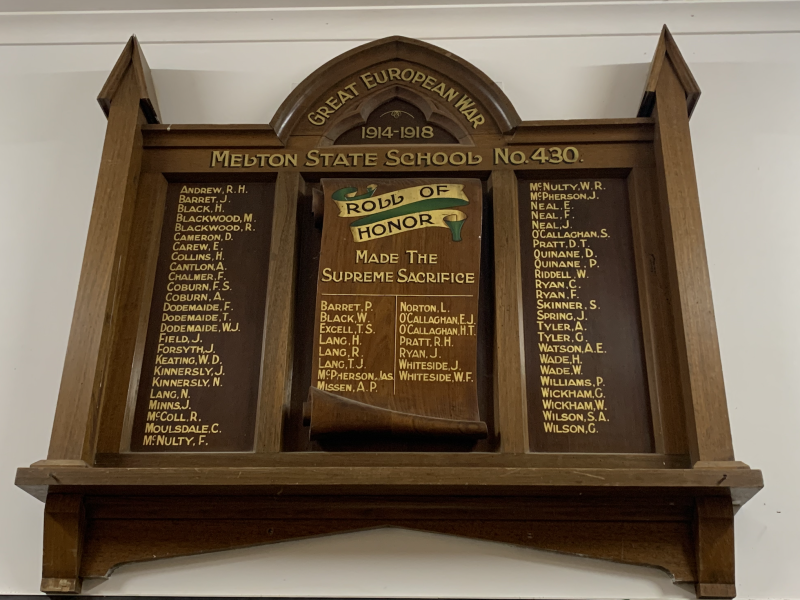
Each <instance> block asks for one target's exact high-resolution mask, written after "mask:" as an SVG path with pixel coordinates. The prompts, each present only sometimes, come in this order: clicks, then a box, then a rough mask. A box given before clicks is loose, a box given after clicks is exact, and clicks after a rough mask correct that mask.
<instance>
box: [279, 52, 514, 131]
mask: <svg viewBox="0 0 800 600" xmlns="http://www.w3.org/2000/svg"><path fill="white" fill-rule="evenodd" d="M392 60H402V61H406V62H409V63H415V64H418V65H420V66H423V67H428V68H430V69H433V70H435V71H438V72H440V73H448V74H449V75H450V76H451V77H452V78H454V79H455V80H456V81H457V82H458V84H459V85H460V86H462V87H463V89H464V91H465V92H467V93H468V94H470V97H471V98H473V99H474V100H475V101H476V102H477V103H478V104H479V105H480V106H481V107H483V108H484V109H485V111H486V113H487V116H488V117H490V119H489V122H491V124H492V125H493V126H494V127H496V129H497V131H499V132H500V133H508V132H509V131H511V130H512V129H514V128H515V127H516V126H517V125H518V124H519V123H520V122H521V119H520V117H519V114H517V111H516V109H515V108H514V106H513V105H512V104H511V101H510V100H509V99H508V97H507V96H506V95H505V94H504V93H503V91H502V90H501V89H500V88H499V87H498V86H497V84H496V83H494V81H492V80H491V79H490V78H489V76H488V75H486V74H485V73H484V72H483V71H481V70H480V69H478V68H477V67H475V66H474V65H472V64H470V63H468V62H467V61H465V60H463V59H461V58H459V57H458V56H456V55H455V54H452V53H450V52H447V51H446V50H443V49H442V48H439V47H437V46H434V45H432V44H428V43H426V42H422V41H419V40H413V39H410V38H406V37H402V36H392V37H388V38H384V39H381V40H376V41H374V42H370V43H368V44H364V45H363V46H358V47H357V48H354V49H352V50H350V51H349V52H345V53H344V54H341V55H339V56H338V57H336V58H334V59H332V60H330V61H328V62H327V63H325V64H324V65H322V66H321V67H319V68H318V69H317V70H316V71H314V72H313V73H311V75H309V76H308V77H306V78H305V79H304V80H303V82H302V83H300V85H298V86H297V87H296V88H295V89H294V90H293V91H292V93H291V94H289V96H287V98H286V100H284V102H283V104H281V106H280V107H279V108H278V110H277V111H276V112H275V115H274V116H273V117H272V121H270V125H271V126H272V128H273V129H274V131H275V133H276V134H277V135H278V137H279V138H280V139H281V140H282V141H284V142H286V140H287V139H288V138H289V136H290V135H292V134H293V133H294V132H295V129H296V127H297V126H298V125H299V124H300V123H303V122H304V121H305V119H306V117H307V113H308V112H309V110H313V108H314V107H315V103H316V102H318V100H319V98H321V97H322V96H323V95H324V94H325V92H326V91H327V90H329V89H330V87H331V86H332V85H333V84H334V83H335V82H337V81H340V80H342V79H345V78H347V77H355V78H357V77H358V76H359V75H360V74H361V73H364V72H365V71H366V70H368V69H370V68H371V67H374V66H376V65H379V64H381V63H385V62H388V61H392Z"/></svg>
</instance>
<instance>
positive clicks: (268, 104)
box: [153, 69, 291, 124]
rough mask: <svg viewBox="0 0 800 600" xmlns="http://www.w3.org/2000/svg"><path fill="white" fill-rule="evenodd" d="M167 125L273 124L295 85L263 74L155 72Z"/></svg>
mask: <svg viewBox="0 0 800 600" xmlns="http://www.w3.org/2000/svg"><path fill="white" fill-rule="evenodd" d="M153 81H154V83H155V86H156V94H157V95H158V103H159V106H160V108H161V116H162V120H163V122H164V123H165V124H192V123H198V124H200V123H202V124H243V123H251V124H253V123H269V121H270V119H272V115H273V114H274V113H275V111H276V110H277V109H278V106H280V104H281V102H283V99H284V98H285V97H286V96H288V95H289V92H291V83H290V82H288V81H287V82H285V84H283V85H282V84H280V83H278V84H277V85H276V83H275V81H274V80H272V79H271V78H270V77H269V75H268V74H266V73H261V72H251V73H243V72H226V71H181V70H157V69H156V70H153Z"/></svg>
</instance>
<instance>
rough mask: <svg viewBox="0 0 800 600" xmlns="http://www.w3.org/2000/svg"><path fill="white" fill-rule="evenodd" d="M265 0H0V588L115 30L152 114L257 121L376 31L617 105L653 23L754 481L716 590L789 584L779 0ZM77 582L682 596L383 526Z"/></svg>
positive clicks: (795, 302) (27, 557)
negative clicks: (688, 138)
mask: <svg viewBox="0 0 800 600" xmlns="http://www.w3.org/2000/svg"><path fill="white" fill-rule="evenodd" d="M265 2H267V0H249V1H245V0H242V2H240V3H239V4H236V6H240V7H247V6H251V7H261V8H262V9H263V8H264V7H267V8H270V7H271V8H272V9H271V10H261V9H259V10H238V11H231V10H228V11H223V12H213V11H211V12H209V11H208V10H207V9H208V8H213V6H214V4H215V3H214V2H213V1H212V0H207V1H205V2H203V1H202V0H197V1H195V2H193V1H192V0H172V1H171V2H169V3H158V2H150V3H145V2H141V3H138V4H137V8H138V9H139V10H138V12H131V11H129V10H126V9H127V8H129V5H132V4H134V3H133V2H125V1H124V0H117V1H115V2H106V3H103V2H99V1H97V2H92V1H90V0H87V1H84V2H72V3H71V5H72V6H71V8H70V9H69V10H70V11H74V12H62V13H46V12H37V11H40V10H46V9H48V8H55V9H56V10H62V9H61V8H60V5H61V4H64V3H63V2H62V3H59V2H45V1H38V0H36V1H27V2H21V1H20V2H14V1H5V2H2V1H0V11H6V12H0V123H2V124H0V261H2V263H1V264H2V268H1V269H0V272H1V273H2V278H0V593H35V592H36V591H37V590H38V584H39V578H40V571H39V569H40V564H41V554H40V553H41V527H42V525H41V523H42V508H43V505H42V504H40V503H39V502H38V501H36V500H34V499H33V498H31V497H30V496H27V495H26V494H25V493H24V492H22V491H20V490H19V489H17V488H15V487H14V486H13V483H12V482H13V478H14V470H15V468H16V467H18V466H26V465H28V464H30V463H32V462H34V461H36V460H39V459H42V458H44V457H45V455H46V452H47V445H48V439H49V434H50V426H51V421H52V416H53V414H54V410H55V402H56V395H57V392H58V386H59V381H60V376H61V367H62V364H63V359H64V353H65V350H66V341H67V336H68V332H69V326H70V319H71V315H72V308H73V303H74V299H75V294H76V289H77V283H78V275H79V269H80V264H81V257H82V254H83V246H84V242H85V236H86V231H87V227H88V220H89V213H90V208H91V203H92V199H93V194H94V185H95V180H96V175H97V168H98V164H99V158H100V151H101V144H102V140H103V132H104V127H105V119H104V117H103V115H102V113H101V111H100V109H99V108H98V106H97V104H96V103H95V96H96V94H97V92H98V91H99V89H100V87H101V85H102V84H103V82H104V80H105V77H106V74H107V73H108V71H109V70H110V69H111V67H112V65H113V63H114V61H115V60H116V58H117V56H118V54H119V52H120V50H121V49H122V45H123V44H124V42H125V40H126V39H127V37H128V35H129V34H130V33H133V32H135V33H137V34H138V35H139V39H140V41H141V42H142V44H143V46H144V51H145V53H146V56H147V59H148V61H149V63H150V66H151V68H152V69H153V71H154V78H155V83H156V86H157V89H158V96H159V100H160V104H161V109H162V113H163V118H164V121H165V122H166V123H170V122H172V123H265V122H268V121H269V120H270V118H271V116H272V113H273V112H274V110H275V109H276V108H277V106H278V105H279V103H280V102H281V100H282V99H283V97H284V96H285V95H286V94H287V93H288V92H289V90H290V89H291V88H292V85H293V84H295V83H297V82H299V81H301V80H302V79H303V78H304V77H305V76H306V75H307V74H308V73H310V72H311V71H312V70H313V69H314V68H316V67H317V66H318V65H320V64H322V63H323V62H325V61H326V60H328V59H329V58H331V57H333V56H336V55H338V54H339V53H341V52H343V51H345V50H347V49H349V48H352V47H354V46H356V45H358V44H360V43H363V42H364V41H368V40H370V39H375V38H378V37H383V36H385V35H391V34H403V35H408V36H411V37H418V38H421V39H425V40H427V41H431V42H433V43H435V44H438V45H440V46H442V47H444V48H446V49H448V50H451V51H453V52H455V53H457V54H458V55H460V56H461V57H463V58H464V59H466V60H468V61H471V62H473V63H474V64H475V65H477V66H478V67H480V68H481V69H483V70H484V71H485V72H486V73H488V74H489V75H490V76H491V77H492V78H493V79H494V80H496V81H498V82H501V83H502V85H503V87H504V89H505V91H506V93H507V94H508V95H509V97H510V98H511V100H512V101H513V102H514V103H515V105H516V107H517V109H518V111H519V113H520V114H521V116H522V118H523V119H568V118H590V117H627V116H633V115H634V114H635V111H636V108H637V106H638V101H639V95H640V92H641V89H642V86H643V84H644V77H645V75H646V72H647V64H648V63H649V61H650V57H651V56H652V52H653V50H654V48H655V44H656V40H657V33H658V31H659V29H660V27H661V24H662V23H664V22H666V23H668V24H669V25H670V27H671V29H672V31H673V33H674V34H675V37H676V39H677V42H678V44H679V45H680V47H681V49H682V51H683V53H684V55H685V57H686V59H687V61H688V62H689V64H690V65H691V68H692V69H693V71H694V73H695V76H696V78H697V80H698V82H699V83H700V86H701V88H702V89H703V97H702V98H701V100H700V103H699V105H698V107H697V110H696V111H695V115H694V117H693V119H692V132H693V136H694V144H695V158H696V164H697V173H698V180H699V186H700V199H701V204H702V211H703V219H704V226H705V232H706V244H707V249H708V256H709V263H710V270H711V281H712V287H713V291H714V300H715V306H716V311H717V324H718V327H719V336H720V345H721V351H722V360H723V367H724V370H725V382H726V386H727V391H728V404H729V407H730V413H731V425H732V428H733V437H734V444H735V449H736V455H737V458H738V459H740V460H744V461H745V462H747V463H749V464H750V465H751V466H753V467H755V468H761V469H763V471H764V476H765V480H766V488H765V490H763V491H762V492H761V493H759V494H758V495H757V496H756V497H755V499H754V500H752V501H751V502H750V503H749V504H747V505H746V506H745V507H744V508H743V509H742V510H741V511H740V513H739V514H738V515H737V517H736V551H737V572H738V589H739V597H740V598H759V599H761V598H800V579H798V577H797V576H796V574H795V571H796V566H797V565H798V564H800V548H799V545H798V543H797V540H798V538H800V481H799V480H798V477H797V473H798V472H800V452H798V450H797V449H796V443H797V433H798V428H800V404H799V403H798V396H800V394H798V392H800V389H798V388H799V387H800V386H799V385H798V377H797V372H798V370H800V350H798V345H797V343H796V340H797V339H798V338H800V317H799V316H798V310H800V308H799V307H800V268H799V267H798V261H800V235H798V226H797V223H798V222H800V198H799V197H798V196H800V189H799V188H798V184H797V177H796V174H797V171H798V169H799V168H800V110H799V109H800V32H798V30H800V10H799V8H800V5H798V4H797V3H795V2H757V3H744V2H742V3H738V2H667V3H664V2H656V1H653V2H649V1H641V2H640V1H619V2H588V3H586V4H581V3H576V2H572V3H558V2H555V3H553V2H550V3H542V4H528V5H513V6H512V5H502V6H491V4H492V3H491V2H490V3H487V4H483V5H480V6H478V5H475V6H470V7H464V6H462V7H458V6H445V5H446V4H451V3H449V2H440V3H439V7H438V8H432V7H430V6H419V7H417V8H409V7H405V8H398V7H373V8H369V7H367V8H359V9H348V10H331V9H324V10H323V9H314V10H312V9H308V10H305V9H303V7H309V6H311V4H310V3H306V4H304V5H303V6H301V7H299V8H298V7H297V6H295V7H294V8H292V9H280V10H277V9H275V7H276V6H277V5H276V4H275V3H270V4H266V3H265ZM378 3H379V2H376V4H378ZM220 4H221V3H220ZM316 4H318V5H325V0H320V1H319V2H317V3H316ZM353 4H363V5H366V4H368V3H367V2H360V3H358V2H354V3H353ZM416 4H421V5H424V4H425V2H424V0H422V1H420V2H416ZM292 5H293V3H288V4H286V5H285V6H292ZM98 6H100V7H103V9H104V11H105V12H96V11H94V9H95V8H97V7H98ZM151 6H160V7H161V8H162V9H163V8H164V7H168V8H170V9H173V12H166V13H165V12H164V11H163V10H149V7H151ZM192 7H194V8H197V7H200V8H201V9H203V10H192ZM110 8H113V9H114V10H111V11H110V10H109V9H110ZM78 9H82V10H78ZM21 10H24V11H28V12H16V13H15V12H14V11H21ZM212 42H214V43H212ZM86 588H87V591H88V592H90V593H97V594H159V595H160V594H165V595H166V594H173V595H174V594H182V595H213V594H228V595H284V596H292V595H298V596H302V595H318V596H438V597H457V596H461V597H481V596H484V597H550V598H554V597H591V598H686V597H693V596H692V594H691V590H688V591H687V590H686V589H682V588H679V587H676V586H673V585H672V584H671V583H670V581H669V578H668V577H667V576H666V575H664V574H662V573H661V572H659V571H656V570H654V569H645V568H638V567H625V566H619V565H614V564H611V563H604V562H600V561H591V560H587V559H580V558H575V557H566V556H559V555H555V554H547V553H543V552H537V551H530V550H524V549H520V548H515V547H511V546H505V545H501V544H491V543H483V542H477V541H471V540H462V539H457V538H449V537H443V536H435V535H429V534H420V533H412V532H404V531H389V530H386V531H372V532H363V533H356V534H349V535H343V536H339V537H332V538H323V539H317V540H305V541H298V542H289V543H284V544H279V545H275V546H265V547H261V548H255V549H249V550H241V551H234V552H229V553H223V554H217V555H209V556H205V557H194V558H186V559H175V560H167V561H160V562H155V563H152V564H143V565H132V566H126V567H122V568H121V569H120V570H119V571H118V572H117V573H116V574H115V575H114V577H112V578H111V579H110V580H109V581H107V582H104V583H100V584H89V585H87V586H86Z"/></svg>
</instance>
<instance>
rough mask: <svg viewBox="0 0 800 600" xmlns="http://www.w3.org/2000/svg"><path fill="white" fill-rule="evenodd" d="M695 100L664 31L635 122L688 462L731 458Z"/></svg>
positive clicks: (677, 54) (691, 84) (697, 463)
mask: <svg viewBox="0 0 800 600" xmlns="http://www.w3.org/2000/svg"><path fill="white" fill-rule="evenodd" d="M699 95H700V89H699V88H698V87H697V83H695V81H694V78H693V77H692V74H691V72H690V71H689V69H688V67H687V66H686V63H685V62H684V60H683V58H682V56H681V54H680V51H679V50H678V47H677V46H676V45H675V42H674V40H673V39H672V36H671V35H670V33H669V31H668V30H667V28H666V26H665V27H664V29H663V31H662V33H661V38H660V40H659V43H658V47H657V48H656V56H655V57H654V58H653V64H652V67H651V72H650V76H649V78H648V82H647V87H646V89H645V97H644V100H643V101H642V110H640V112H639V115H640V116H650V115H649V114H648V113H647V111H648V110H652V116H653V117H655V120H656V130H655V151H656V165H657V174H658V183H659V188H660V190H659V191H660V203H661V207H662V212H663V215H664V227H665V229H666V231H665V238H666V243H667V250H668V251H667V255H668V256H669V257H670V260H669V270H670V288H671V297H672V298H671V304H672V309H673V318H674V323H675V330H676V332H677V339H678V356H679V361H678V362H679V370H680V379H681V387H682V393H683V401H684V405H685V411H686V421H687V438H688V442H689V454H690V458H691V461H692V464H694V465H695V466H700V467H702V466H705V465H707V464H709V463H715V462H720V461H723V462H724V461H732V460H733V444H732V442H731V431H730V423H729V421H728V407H727V404H726V401H725V385H724V382H723V379H722V363H721V360H720V355H719V342H718V340H717V327H716V321H715V319H714V305H713V303H712V299H711V283H710V280H709V276H708V264H707V259H706V248H705V241H704V238H703V225H702V220H701V216H700V202H699V198H698V193H697V180H696V176H695V169H694V158H693V155H692V143H691V137H690V133H689V115H690V113H691V110H692V109H693V107H694V104H695V103H696V101H697V98H698V97H699Z"/></svg>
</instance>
